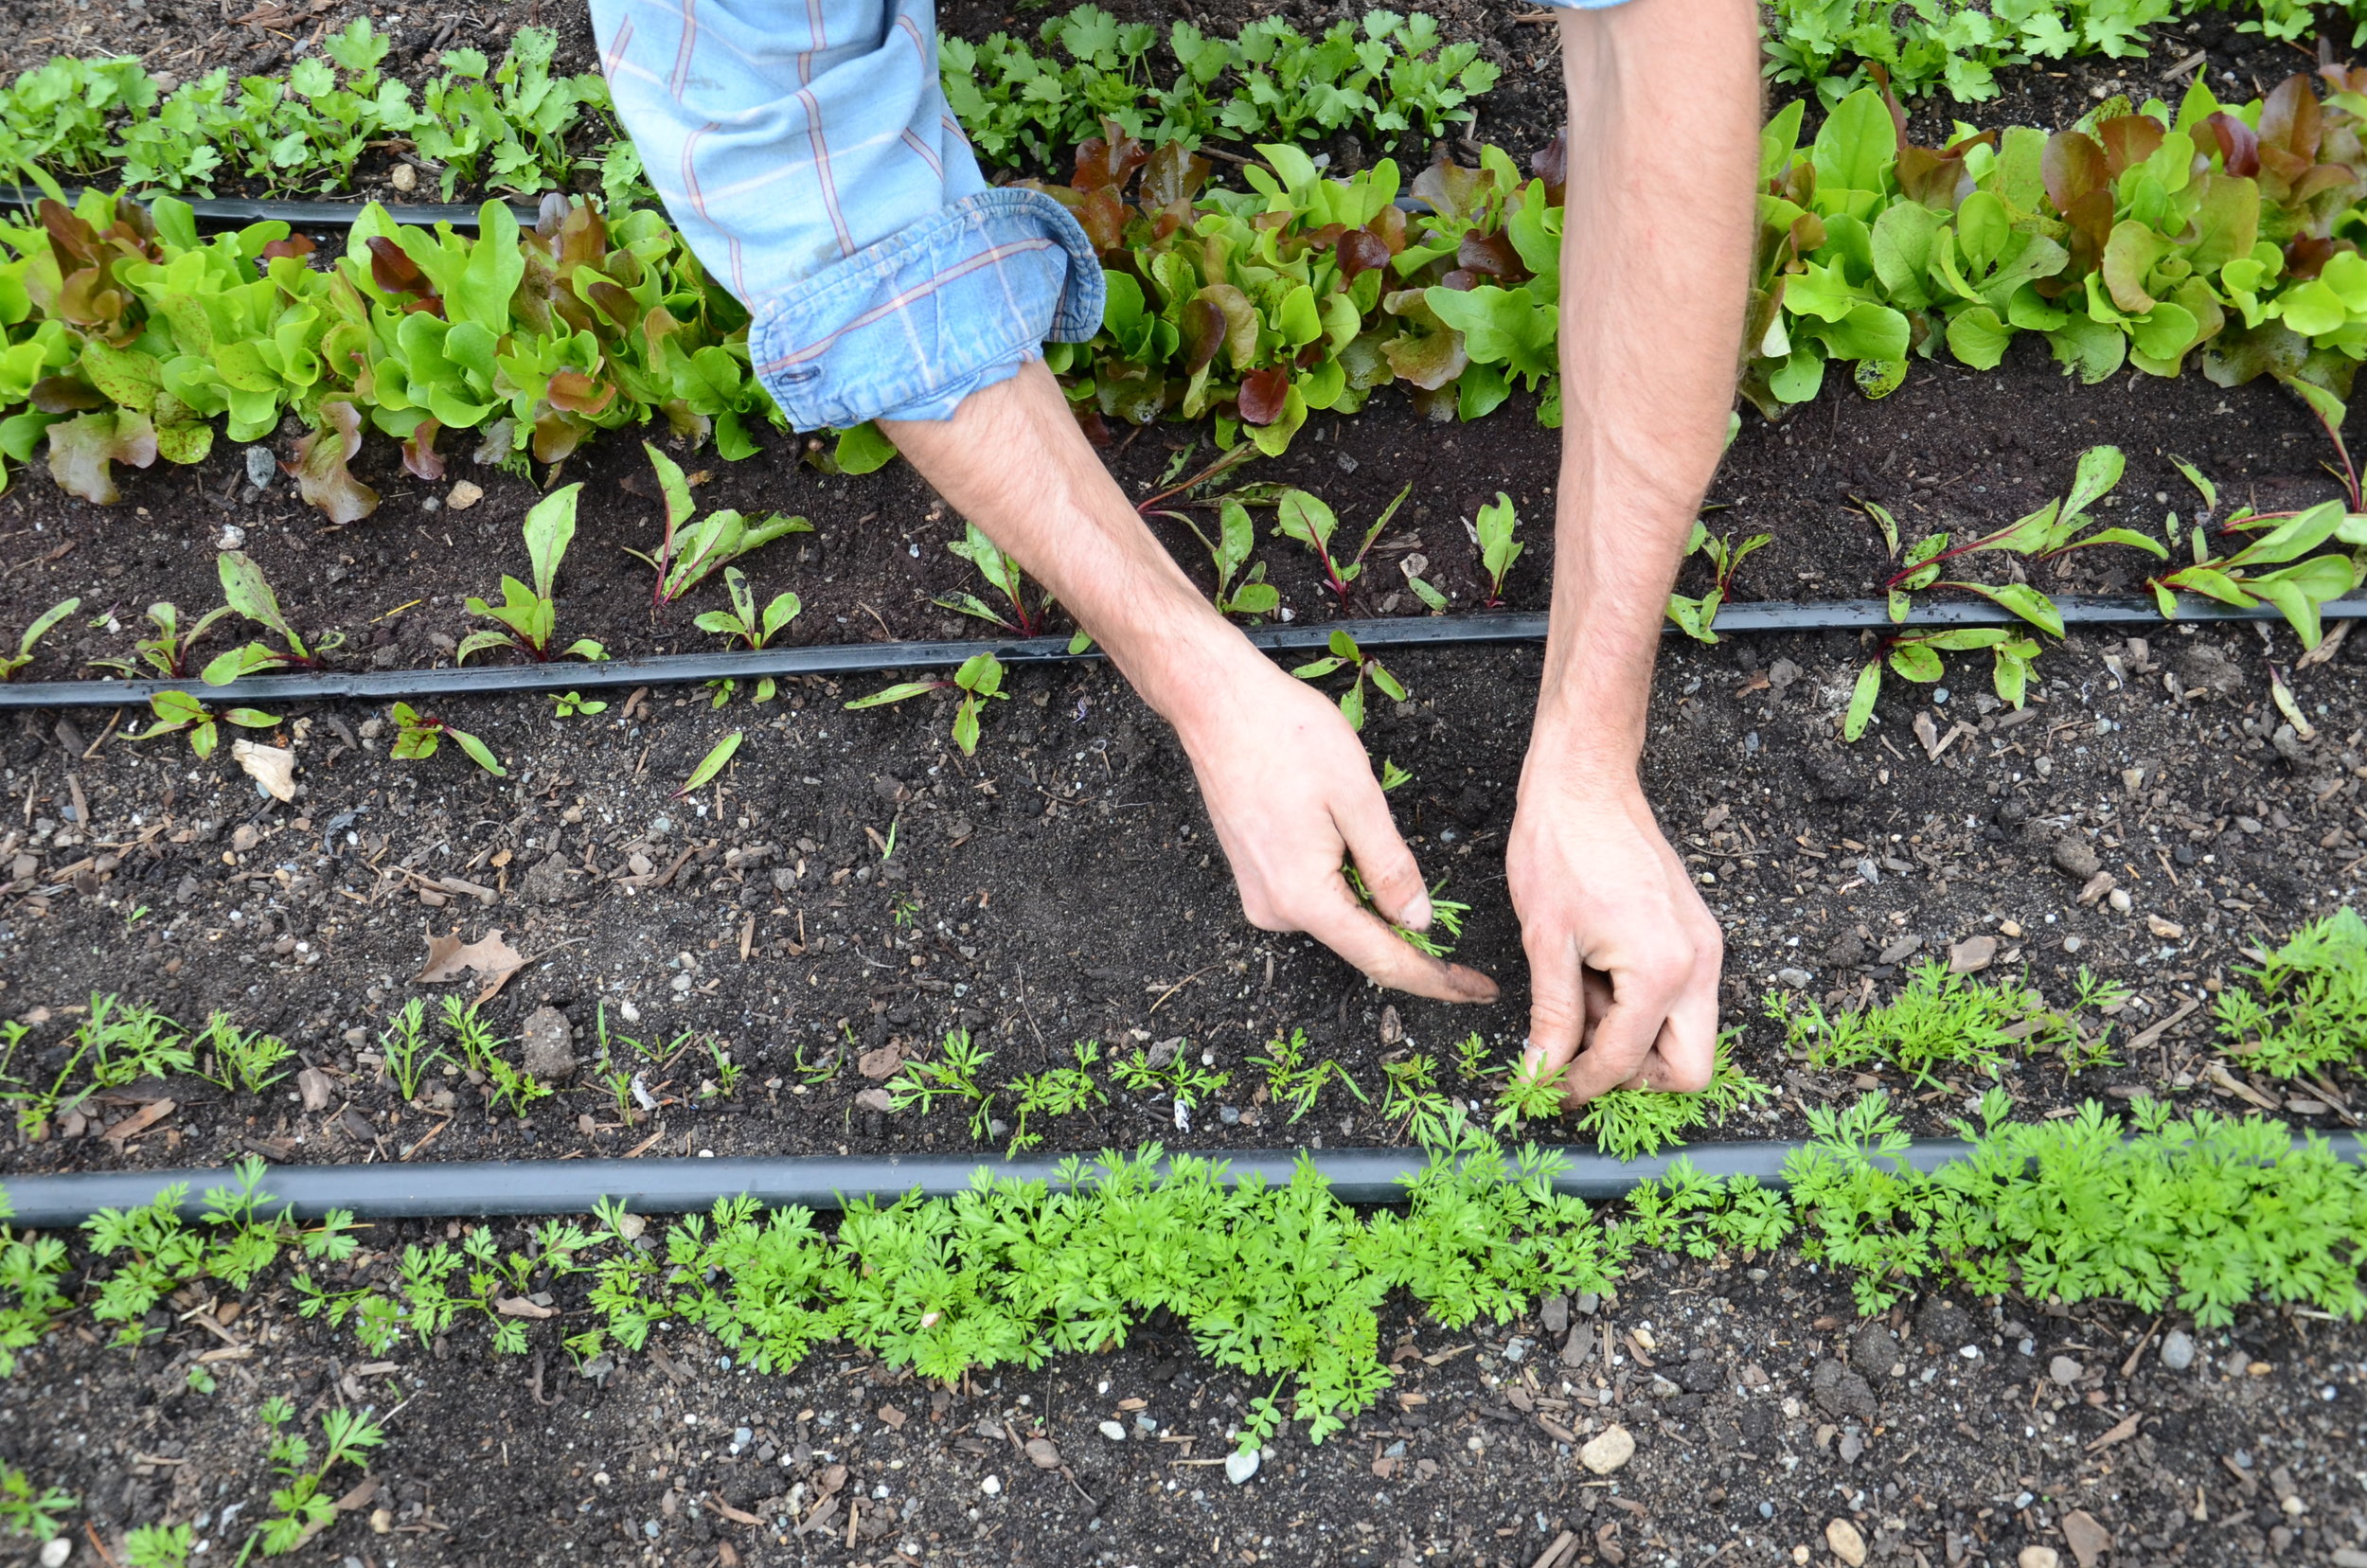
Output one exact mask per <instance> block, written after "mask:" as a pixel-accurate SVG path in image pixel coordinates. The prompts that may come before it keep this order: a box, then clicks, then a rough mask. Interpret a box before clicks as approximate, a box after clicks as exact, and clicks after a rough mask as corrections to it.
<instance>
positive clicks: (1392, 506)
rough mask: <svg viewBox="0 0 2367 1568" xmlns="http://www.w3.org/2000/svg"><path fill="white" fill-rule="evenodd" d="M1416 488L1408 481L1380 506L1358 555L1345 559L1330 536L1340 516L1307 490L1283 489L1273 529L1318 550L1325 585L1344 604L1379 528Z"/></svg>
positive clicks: (1395, 513) (1358, 549)
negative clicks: (1334, 550) (1334, 546)
mask: <svg viewBox="0 0 2367 1568" xmlns="http://www.w3.org/2000/svg"><path fill="white" fill-rule="evenodd" d="M1413 490H1414V486H1413V484H1412V483H1411V482H1410V481H1409V482H1408V483H1407V485H1406V487H1405V489H1403V490H1399V491H1397V495H1396V497H1395V498H1394V499H1393V500H1391V501H1390V503H1389V505H1387V506H1386V507H1383V508H1381V510H1380V515H1379V517H1377V518H1375V519H1373V526H1371V527H1369V528H1367V529H1365V530H1364V537H1363V539H1362V540H1361V542H1359V543H1358V544H1357V546H1356V554H1354V555H1353V556H1350V557H1349V558H1348V559H1347V560H1346V561H1341V560H1340V559H1339V558H1338V557H1337V556H1335V555H1333V554H1332V550H1331V536H1332V534H1333V533H1334V532H1335V531H1337V530H1338V528H1339V526H1340V519H1339V517H1338V516H1337V515H1336V514H1335V513H1334V512H1333V511H1332V509H1331V508H1329V507H1327V506H1326V505H1324V503H1323V502H1321V501H1319V500H1317V499H1316V498H1315V497H1314V496H1312V495H1309V494H1308V493H1307V491H1305V490H1284V491H1283V492H1282V494H1281V496H1280V498H1278V499H1277V500H1276V501H1275V502H1274V530H1273V531H1274V532H1275V533H1277V534H1280V535H1281V536H1282V537H1283V538H1285V539H1295V540H1297V541H1298V542H1299V543H1302V544H1304V545H1306V546H1307V547H1308V549H1310V550H1312V551H1314V552H1315V559H1316V560H1317V561H1320V562H1322V564H1323V569H1324V581H1325V583H1326V586H1328V587H1329V588H1330V589H1331V591H1332V593H1333V594H1334V595H1335V596H1337V597H1338V598H1339V600H1340V602H1341V603H1342V604H1345V603H1347V600H1348V589H1349V587H1350V585H1351V584H1353V583H1354V582H1355V581H1356V579H1358V578H1360V577H1361V576H1363V574H1364V557H1365V556H1366V555H1367V554H1368V553H1369V552H1370V551H1371V550H1372V547H1373V541H1375V540H1377V539H1379V537H1380V530H1381V529H1383V528H1385V527H1387V526H1389V520H1390V519H1391V518H1393V517H1395V516H1397V508H1399V507H1401V506H1403V505H1405V498H1406V497H1407V496H1408V495H1409V494H1411V493H1413Z"/></svg>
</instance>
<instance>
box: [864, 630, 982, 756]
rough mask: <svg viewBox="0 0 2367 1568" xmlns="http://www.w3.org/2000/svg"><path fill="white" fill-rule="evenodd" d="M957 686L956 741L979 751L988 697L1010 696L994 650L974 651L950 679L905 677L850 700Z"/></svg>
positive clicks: (873, 700) (969, 752) (881, 702)
mask: <svg viewBox="0 0 2367 1568" xmlns="http://www.w3.org/2000/svg"><path fill="white" fill-rule="evenodd" d="M949 689H951V690H958V691H959V692H960V693H961V694H962V702H961V706H959V707H957V708H955V709H954V710H953V743H954V744H955V745H957V746H959V747H961V748H962V755H963V756H964V757H972V756H975V755H976V754H977V751H978V716H979V715H980V714H981V713H982V712H984V711H985V709H986V705H987V702H988V699H989V698H997V699H1001V700H1003V701H1005V702H1008V701H1009V700H1010V693H1009V692H1007V691H1005V690H1004V689H1003V662H1002V661H1001V660H1000V659H997V658H996V657H995V656H994V655H993V654H991V653H973V654H971V655H970V657H969V658H967V659H965V660H963V661H962V666H961V668H959V669H956V670H955V671H953V678H952V680H950V681H903V682H899V684H897V685H895V686H890V687H888V688H887V689H886V690H885V691H875V692H873V693H872V694H871V695H870V696H868V697H858V698H856V699H855V700H854V701H853V702H851V703H849V704H846V705H847V707H848V708H850V709H851V708H871V707H883V706H885V705H886V704H890V703H900V702H903V701H904V700H906V699H907V698H911V697H918V696H920V695H922V694H923V693H925V692H931V691H945V690H949Z"/></svg>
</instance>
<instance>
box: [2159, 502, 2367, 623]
mask: <svg viewBox="0 0 2367 1568" xmlns="http://www.w3.org/2000/svg"><path fill="white" fill-rule="evenodd" d="M2173 515H2175V514H2173ZM2245 521H2248V519H2247V518H2245V517H2244V516H2243V515H2242V514H2239V515H2238V516H2236V517H2233V518H2230V519H2229V520H2228V525H2227V529H2226V530H2225V531H2234V530H2235V529H2236V528H2237V527H2238V526H2240V525H2241V524H2242V523H2243V522H2245ZM2251 521H2266V519H2257V520H2251ZM2349 521H2350V519H2349V517H2348V515H2347V514H2346V513H2345V512H2344V511H2343V509H2342V503H2341V502H2340V501H2328V502H2324V503H2323V504H2322V505H2319V506H2315V507H2312V508H2309V509H2308V510H2306V511H2305V512H2302V513H2300V514H2298V515H2296V516H2292V517H2288V518H2287V519H2285V520H2284V521H2283V522H2281V523H2279V524H2278V525H2277V526H2275V527H2274V528H2271V529H2269V531H2268V532H2267V533H2264V534H2261V535H2259V536H2258V537H2257V538H2255V539H2253V540H2252V541H2251V543H2248V544H2246V545H2244V546H2243V548H2241V549H2239V550H2236V551H2235V552H2234V553H2233V554H2231V555H2226V556H2218V555H2215V554H2213V553H2212V550H2211V546H2210V541H2209V539H2208V538H2207V537H2206V535H2205V534H2204V531H2203V529H2202V527H2201V526H2199V525H2198V526H2196V527H2195V528H2194V530H2193V531H2192V533H2191V535H2190V536H2189V537H2190V539H2191V542H2192V547H2193V550H2194V558H2195V559H2194V563H2193V564H2192V565H2190V566H2181V567H2180V568H2179V569H2178V570H2176V571H2174V572H2165V573H2163V574H2162V575H2161V576H2160V577H2155V578H2148V579H2145V586H2147V587H2149V588H2151V589H2152V590H2153V597H2154V600H2155V602H2156V603H2157V604H2158V605H2159V606H2160V607H2161V611H2162V615H2163V616H2164V617H2165V618H2167V619H2170V620H2176V619H2177V618H2178V597H2177V596H2178V595H2179V594H2180V593H2189V594H2200V595H2201V596H2203V597H2205V598H2214V599H2217V600H2218V601H2219V602H2220V603H2222V604H2232V605H2234V606H2235V607H2236V608H2237V609H2239V610H2249V609H2251V607H2252V606H2254V605H2256V604H2258V603H2260V602H2261V601H2262V600H2264V599H2265V600H2267V601H2268V602H2269V603H2270V604H2273V605H2275V606H2276V607H2277V609H2278V610H2279V611H2280V612H2282V613H2283V615H2284V616H2285V618H2286V620H2287V623H2288V624H2290V625H2291V626H2292V628H2293V631H2294V632H2295V633H2296V634H2298V635H2299V636H2300V638H2301V640H2302V646H2303V647H2304V648H2315V647H2317V646H2318V642H2319V639H2320V637H2321V636H2322V635H2323V628H2322V627H2321V625H2320V623H2319V609H2320V607H2321V606H2322V605H2323V604H2325V603H2326V602H2327V601H2328V600H2331V599H2337V598H2340V597H2342V596H2343V595H2344V594H2347V593H2349V592H2350V591H2351V587H2352V583H2353V579H2354V578H2355V577H2356V575H2357V574H2356V571H2355V569H2354V568H2353V566H2352V564H2351V561H2350V558H2349V557H2347V556H2340V555H2323V556H2310V558H2309V559H2308V560H2306V561H2303V560H2300V559H2298V558H2300V557H2302V556H2305V555H2308V554H2309V552H2310V551H2312V550H2314V549H2316V548H2317V547H2318V546H2319V545H2321V544H2323V543H2326V541H2328V540H2329V539H2333V538H2335V537H2337V535H2338V534H2339V533H2341V532H2342V531H2343V530H2344V529H2345V526H2346V525H2347V524H2348V523H2349ZM2288 562H2289V564H2288ZM2262 567H2271V568H2274V569H2273V570H2269V571H2263V570H2261V569H2260V568H2262Z"/></svg>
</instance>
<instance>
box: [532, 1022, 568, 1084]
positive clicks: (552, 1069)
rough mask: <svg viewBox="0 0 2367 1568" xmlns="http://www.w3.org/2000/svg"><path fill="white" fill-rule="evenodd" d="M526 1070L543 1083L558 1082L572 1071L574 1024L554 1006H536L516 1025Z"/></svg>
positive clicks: (563, 1079)
mask: <svg viewBox="0 0 2367 1568" xmlns="http://www.w3.org/2000/svg"><path fill="white" fill-rule="evenodd" d="M519 1031H520V1035H521V1038H522V1041H523V1049H524V1052H525V1069H526V1071H527V1072H528V1073H530V1074H532V1075H533V1076H534V1077H536V1078H541V1079H542V1080H543V1082H544V1083H560V1082H563V1081H565V1079H566V1078H568V1077H569V1076H570V1075H571V1074H573V1073H574V1072H575V1070H576V1052H575V1040H576V1029H575V1025H572V1024H570V1023H568V1022H567V1015H566V1014H565V1013H563V1012H561V1011H560V1010H559V1009H558V1008H557V1007H537V1008H535V1009H534V1010H533V1011H532V1012H530V1013H528V1014H526V1018H525V1023H524V1024H522V1025H519Z"/></svg>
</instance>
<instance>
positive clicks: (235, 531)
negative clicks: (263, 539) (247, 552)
mask: <svg viewBox="0 0 2367 1568" xmlns="http://www.w3.org/2000/svg"><path fill="white" fill-rule="evenodd" d="M214 548H215V549H217V550H243V549H245V548H246V530H245V529H244V528H241V527H240V526H238V525H237V524H236V523H224V524H223V525H222V532H220V533H218V534H216V535H215V536H214Z"/></svg>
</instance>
